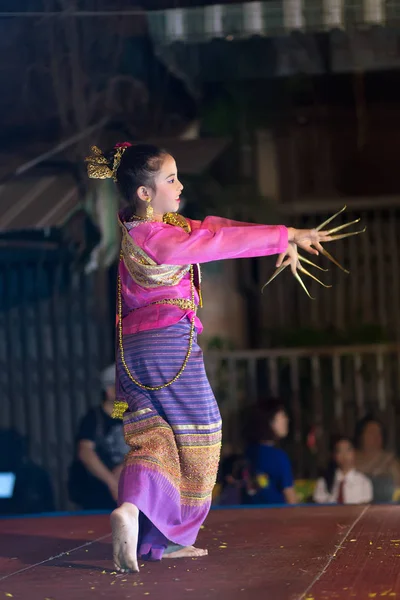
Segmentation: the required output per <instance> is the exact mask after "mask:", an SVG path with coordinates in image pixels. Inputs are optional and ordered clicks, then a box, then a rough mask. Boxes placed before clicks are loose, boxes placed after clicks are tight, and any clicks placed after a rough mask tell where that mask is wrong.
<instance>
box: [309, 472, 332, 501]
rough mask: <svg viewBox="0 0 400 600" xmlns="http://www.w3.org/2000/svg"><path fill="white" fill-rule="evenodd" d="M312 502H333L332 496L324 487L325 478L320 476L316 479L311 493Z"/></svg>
mask: <svg viewBox="0 0 400 600" xmlns="http://www.w3.org/2000/svg"><path fill="white" fill-rule="evenodd" d="M313 499H314V502H316V503H317V504H332V503H333V502H335V499H334V498H333V496H332V495H331V494H330V493H329V492H328V490H327V489H326V483H325V479H323V478H322V477H321V478H320V479H318V481H317V484H316V486H315V490H314V494H313Z"/></svg>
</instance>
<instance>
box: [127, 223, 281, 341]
mask: <svg viewBox="0 0 400 600" xmlns="http://www.w3.org/2000/svg"><path fill="white" fill-rule="evenodd" d="M121 220H122V219H121ZM187 221H188V223H189V225H190V228H191V231H190V233H187V232H186V231H184V229H182V228H181V227H178V226H174V225H169V224H166V223H159V222H143V223H140V224H139V225H137V224H135V225H133V224H132V223H129V222H127V223H124V227H126V228H127V230H128V232H129V235H130V236H131V237H132V239H133V240H134V242H135V244H136V245H138V246H139V247H140V248H142V249H143V250H144V251H145V252H146V254H148V256H149V257H150V258H152V259H153V260H154V261H155V262H156V263H157V264H165V265H189V264H195V263H207V262H211V261H214V260H224V259H229V258H253V257H257V256H268V255H271V254H280V253H281V252H284V251H285V250H286V248H287V245H288V230H287V228H286V227H284V226H283V225H274V226H272V225H254V224H252V223H241V222H238V221H231V220H230V219H223V218H220V217H207V218H206V219H204V221H193V220H191V219H187ZM119 275H120V277H121V288H122V306H123V312H122V314H123V319H122V324H123V333H124V334H129V333H137V332H139V331H145V330H149V329H158V328H161V327H168V326H169V325H174V324H175V323H178V322H179V321H181V320H182V319H184V318H185V317H186V316H187V317H189V319H190V318H191V317H192V316H193V311H192V310H190V309H187V310H186V309H182V308H180V307H178V306H174V305H167V304H157V305H154V304H152V305H151V303H153V302H157V301H159V300H165V299H171V298H187V299H190V298H191V290H190V275H189V273H188V274H187V275H185V276H184V277H183V278H182V279H181V281H180V282H179V283H178V284H177V285H174V286H160V287H157V288H150V289H149V288H144V287H142V286H140V285H139V284H137V283H136V282H135V281H133V279H132V278H131V277H130V275H129V273H128V271H127V269H126V267H125V265H124V262H123V261H122V260H121V261H120V265H119ZM195 300H196V304H197V303H198V300H199V298H198V294H197V292H196V295H195ZM196 329H197V331H198V333H201V332H202V330H203V326H202V324H201V321H200V319H199V318H198V317H197V316H196Z"/></svg>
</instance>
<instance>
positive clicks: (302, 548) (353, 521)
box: [0, 506, 400, 600]
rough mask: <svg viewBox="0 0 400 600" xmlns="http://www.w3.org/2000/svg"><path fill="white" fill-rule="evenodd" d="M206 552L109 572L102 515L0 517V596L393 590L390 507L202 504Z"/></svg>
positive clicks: (272, 595)
mask: <svg viewBox="0 0 400 600" xmlns="http://www.w3.org/2000/svg"><path fill="white" fill-rule="evenodd" d="M199 544H200V545H205V546H207V547H208V548H209V551H210V554H209V556H208V557H206V558H199V559H190V560H175V561H173V560H165V561H162V562H161V563H146V564H144V563H141V564H142V565H143V566H142V568H141V572H140V574H136V575H134V574H131V575H117V574H116V573H115V572H113V568H112V562H111V560H110V559H111V539H110V532H109V524H108V517H107V516H104V515H87V516H61V517H60V516H58V517H49V518H41V519H37V518H32V519H17V520H3V521H0V600H1V599H2V598H14V599H15V600H67V599H68V600H90V599H91V598H93V600H94V599H97V598H108V599H110V600H114V599H115V600H122V599H125V598H135V599H139V598H147V597H148V598H149V600H180V599H186V598H187V599H189V600H193V599H196V600H200V599H201V600H203V599H207V598H210V599H218V600H223V599H229V600H236V599H240V600H244V599H246V600H247V599H252V600H253V599H254V600H258V599H260V600H261V599H263V600H305V599H307V600H331V599H332V600H333V599H335V600H338V599H339V600H345V599H347V598H349V599H352V600H353V599H359V600H368V599H370V598H376V599H378V598H386V599H387V600H390V599H396V598H397V599H398V600H400V507H397V506H388V507H381V506H379V507H369V508H364V507H335V508H333V507H332V508H330V507H304V508H300V507H299V508H283V509H249V510H217V511H212V512H211V514H210V516H209V519H208V520H207V523H206V525H205V527H204V529H203V530H202V531H201V536H200V539H199Z"/></svg>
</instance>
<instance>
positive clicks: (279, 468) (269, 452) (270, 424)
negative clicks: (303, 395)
mask: <svg viewBox="0 0 400 600" xmlns="http://www.w3.org/2000/svg"><path fill="white" fill-rule="evenodd" d="M252 421H253V424H252V426H251V432H252V437H254V439H255V443H253V444H251V445H250V447H249V448H248V452H247V459H248V461H249V464H250V469H251V472H252V473H253V475H254V483H255V487H256V490H255V493H254V494H253V495H252V498H251V501H252V504H285V503H286V504H296V503H297V498H296V493H295V491H294V487H293V486H294V482H293V474H292V467H291V464H290V460H289V457H288V455H287V454H286V452H284V451H283V450H282V449H281V448H279V442H280V441H281V440H283V439H284V438H285V437H286V436H287V434H288V431H289V417H288V415H287V413H286V410H285V408H284V405H283V403H282V402H281V401H280V400H275V399H271V400H269V401H267V402H266V403H265V404H264V405H262V406H261V405H260V406H259V407H257V408H256V410H255V413H254V414H253V419H252Z"/></svg>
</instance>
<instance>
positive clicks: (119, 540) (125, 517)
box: [111, 502, 139, 573]
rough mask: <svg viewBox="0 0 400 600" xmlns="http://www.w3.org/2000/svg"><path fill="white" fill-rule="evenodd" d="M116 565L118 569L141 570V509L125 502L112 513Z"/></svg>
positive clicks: (125, 571) (124, 570) (126, 570)
mask: <svg viewBox="0 0 400 600" xmlns="http://www.w3.org/2000/svg"><path fill="white" fill-rule="evenodd" d="M111 529H112V535H113V555H114V566H115V569H116V570H117V571H120V572H122V573H127V572H128V571H133V572H134V573H138V572H139V565H138V561H137V542H138V534H139V510H138V509H137V508H136V506H134V505H133V504H130V503H129V502H124V504H122V506H120V507H119V508H116V509H115V510H114V511H113V512H112V513H111Z"/></svg>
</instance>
